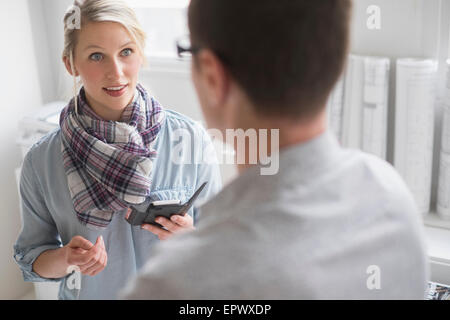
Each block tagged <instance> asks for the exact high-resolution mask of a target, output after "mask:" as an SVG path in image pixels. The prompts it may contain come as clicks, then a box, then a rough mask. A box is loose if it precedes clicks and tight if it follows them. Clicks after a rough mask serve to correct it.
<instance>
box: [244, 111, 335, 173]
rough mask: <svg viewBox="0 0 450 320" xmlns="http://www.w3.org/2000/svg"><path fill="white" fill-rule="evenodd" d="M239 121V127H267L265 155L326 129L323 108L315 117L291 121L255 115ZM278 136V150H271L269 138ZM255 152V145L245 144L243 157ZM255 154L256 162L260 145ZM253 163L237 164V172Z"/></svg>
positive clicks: (305, 139)
mask: <svg viewBox="0 0 450 320" xmlns="http://www.w3.org/2000/svg"><path fill="white" fill-rule="evenodd" d="M240 122H241V123H240V124H239V126H240V128H241V129H244V130H248V129H255V130H257V131H260V130H261V129H267V132H268V133H269V134H268V139H267V155H268V156H270V155H271V154H272V153H274V152H280V151H281V150H282V149H284V148H288V147H290V146H293V145H298V144H302V143H305V142H307V141H309V140H312V139H314V138H316V137H318V136H320V135H321V134H323V133H324V132H325V131H326V130H327V119H326V112H325V110H324V111H323V112H321V113H320V114H318V115H317V116H315V117H312V118H309V119H304V120H299V121H291V120H286V119H274V118H256V117H248V118H246V117H245V116H243V117H241V121H240ZM273 130H278V137H277V136H276V134H270V132H273ZM276 138H278V144H275V146H276V147H277V149H278V150H272V146H274V144H273V143H272V142H271V139H276ZM236 151H237V150H236ZM250 152H255V146H249V145H248V144H247V143H246V145H245V153H246V154H245V159H249V153H250ZM256 154H257V155H258V156H257V158H258V163H259V162H260V160H261V159H260V145H259V142H258V145H257V146H256ZM253 165H254V164H251V163H248V162H247V161H246V163H243V164H240V163H238V164H237V168H238V172H239V174H240V173H242V172H243V171H245V170H246V169H248V168H249V167H251V166H253Z"/></svg>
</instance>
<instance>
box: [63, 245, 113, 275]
mask: <svg viewBox="0 0 450 320" xmlns="http://www.w3.org/2000/svg"><path fill="white" fill-rule="evenodd" d="M65 247H66V252H65V257H66V262H67V264H68V265H76V266H78V267H79V268H80V272H81V273H82V274H84V275H89V276H95V275H96V274H98V273H99V272H100V271H102V270H103V269H104V268H105V267H106V265H107V262H108V255H107V253H106V248H105V243H104V242H103V237H102V236H99V237H98V238H97V241H96V242H95V244H92V242H90V241H89V240H87V239H85V238H83V237H82V236H75V237H73V238H72V239H71V240H70V242H69V243H68V244H67V245H66V246H65Z"/></svg>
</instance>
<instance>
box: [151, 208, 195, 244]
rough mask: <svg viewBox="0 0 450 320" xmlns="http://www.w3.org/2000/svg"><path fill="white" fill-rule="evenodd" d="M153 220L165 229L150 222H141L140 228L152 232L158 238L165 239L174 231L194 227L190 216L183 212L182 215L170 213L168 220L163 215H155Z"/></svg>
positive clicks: (178, 231)
mask: <svg viewBox="0 0 450 320" xmlns="http://www.w3.org/2000/svg"><path fill="white" fill-rule="evenodd" d="M155 222H157V223H159V224H160V225H162V226H163V227H164V228H166V229H167V230H164V229H162V228H160V227H157V226H155V225H152V224H143V225H142V228H143V229H145V230H148V231H150V232H152V233H154V234H155V235H157V236H158V238H159V239H160V240H166V239H168V238H169V237H171V236H172V235H173V234H174V233H180V232H184V231H188V230H192V229H194V226H193V220H192V217H191V216H189V215H188V214H185V215H184V216H180V215H172V217H171V218H170V220H169V219H167V218H165V217H156V219H155Z"/></svg>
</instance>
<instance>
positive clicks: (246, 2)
mask: <svg viewBox="0 0 450 320" xmlns="http://www.w3.org/2000/svg"><path fill="white" fill-rule="evenodd" d="M350 14H351V0H191V4H190V6H189V29H190V33H191V42H192V45H193V47H198V48H209V49H211V50H212V51H213V52H214V53H215V54H216V55H217V57H218V58H219V59H220V60H221V61H222V63H223V64H224V65H225V67H226V69H227V70H228V71H229V73H230V74H231V76H232V78H233V79H234V80H235V81H236V82H237V83H238V84H239V85H240V87H241V88H242V89H243V90H244V91H245V93H246V94H247V96H248V97H249V99H250V100H251V102H252V104H253V105H254V106H255V107H256V108H257V111H258V112H260V113H261V114H265V115H268V116H270V115H278V116H283V117H289V118H303V117H309V116H314V115H316V114H317V113H319V112H320V111H322V110H323V108H324V106H325V104H326V101H327V98H328V96H329V93H330V91H331V90H332V88H333V86H334V84H335V83H336V81H337V80H338V78H339V76H340V74H341V72H342V70H343V66H344V64H345V58H346V56H347V50H348V43H349V22H350Z"/></svg>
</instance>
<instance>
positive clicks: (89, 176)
mask: <svg viewBox="0 0 450 320" xmlns="http://www.w3.org/2000/svg"><path fill="white" fill-rule="evenodd" d="M78 111H79V112H78V115H76V114H75V103H74V99H72V100H71V101H70V102H69V104H68V105H67V106H66V107H65V108H64V109H63V111H62V112H61V116H60V120H59V122H60V127H61V132H62V139H61V140H62V144H61V150H62V156H63V163H64V170H65V172H66V175H67V182H68V186H69V191H70V195H71V197H72V202H73V205H74V209H75V212H76V213H77V218H78V220H79V221H80V222H81V223H82V224H83V225H86V226H88V227H92V228H94V229H104V228H106V227H107V226H108V224H109V223H110V222H111V220H112V215H113V214H114V213H115V212H117V211H120V210H122V209H125V208H127V207H129V206H130V204H139V203H142V202H143V201H145V198H146V197H147V196H148V195H149V192H150V184H151V181H150V174H151V171H152V159H153V158H154V157H155V156H156V152H155V150H154V149H153V145H154V143H155V141H156V140H155V139H156V137H157V135H158V133H159V131H160V129H161V124H162V122H163V119H164V112H163V109H162V107H161V105H160V104H159V103H158V102H157V101H156V100H155V99H154V98H153V97H148V95H147V92H146V91H145V89H144V88H143V87H142V86H141V85H139V84H138V85H137V86H136V93H135V96H134V99H133V101H132V102H131V103H130V104H129V105H128V106H127V107H126V108H125V110H124V111H123V113H122V118H121V120H120V122H116V121H105V120H102V119H101V118H100V117H98V116H97V115H96V114H95V113H94V112H93V111H92V109H91V108H90V107H89V105H88V104H87V102H86V95H85V92H84V88H81V90H80V94H79V95H78Z"/></svg>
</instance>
